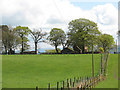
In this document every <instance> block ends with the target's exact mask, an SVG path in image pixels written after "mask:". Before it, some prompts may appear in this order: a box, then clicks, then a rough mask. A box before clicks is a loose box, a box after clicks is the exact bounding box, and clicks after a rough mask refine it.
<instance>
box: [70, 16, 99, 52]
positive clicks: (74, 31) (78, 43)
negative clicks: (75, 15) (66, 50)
mask: <svg viewBox="0 0 120 90" xmlns="http://www.w3.org/2000/svg"><path fill="white" fill-rule="evenodd" d="M68 28H69V32H68V37H69V39H70V41H71V46H73V49H74V50H75V51H77V50H78V52H80V50H82V53H84V49H85V46H88V45H91V44H89V43H90V42H91V41H93V40H94V39H95V37H96V36H97V35H99V34H100V31H99V30H98V27H97V24H96V23H95V22H93V21H90V20H88V19H84V18H80V19H75V20H72V21H71V22H70V23H69V27H68Z"/></svg>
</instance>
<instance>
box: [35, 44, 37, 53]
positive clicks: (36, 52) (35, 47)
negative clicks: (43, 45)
mask: <svg viewBox="0 0 120 90" xmlns="http://www.w3.org/2000/svg"><path fill="white" fill-rule="evenodd" d="M35 54H37V42H35Z"/></svg>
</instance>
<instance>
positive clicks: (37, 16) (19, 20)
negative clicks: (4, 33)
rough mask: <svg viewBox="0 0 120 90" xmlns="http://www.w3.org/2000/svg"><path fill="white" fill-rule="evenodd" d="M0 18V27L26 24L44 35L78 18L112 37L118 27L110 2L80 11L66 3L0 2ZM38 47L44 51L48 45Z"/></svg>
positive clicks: (44, 0)
mask: <svg viewBox="0 0 120 90" xmlns="http://www.w3.org/2000/svg"><path fill="white" fill-rule="evenodd" d="M87 3H88V2H87ZM0 15H2V21H3V22H2V23H3V24H8V25H26V26H29V28H31V29H32V28H40V27H41V28H43V30H44V31H47V32H49V31H50V30H51V29H52V28H54V27H56V28H61V29H63V30H64V31H65V32H67V31H68V23H69V22H70V21H71V20H73V19H78V18H86V19H90V20H92V21H94V22H96V23H97V24H98V27H99V30H100V31H102V32H103V33H108V34H111V35H113V36H114V37H115V38H116V32H117V28H118V10H117V8H115V7H114V6H113V5H112V4H110V3H108V4H104V5H97V6H94V7H93V8H92V9H91V10H83V9H81V8H80V7H78V6H75V5H73V4H72V3H71V2H70V0H1V3H0ZM0 21H1V19H0ZM31 44H32V43H31ZM40 45H41V46H42V48H44V47H45V48H47V47H46V46H47V45H48V44H43V43H42V44H40ZM33 46H34V44H33ZM49 48H51V47H49Z"/></svg>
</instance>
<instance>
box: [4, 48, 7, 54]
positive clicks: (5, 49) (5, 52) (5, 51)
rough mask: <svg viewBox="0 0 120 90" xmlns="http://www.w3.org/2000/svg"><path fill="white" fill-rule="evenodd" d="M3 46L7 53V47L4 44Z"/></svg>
mask: <svg viewBox="0 0 120 90" xmlns="http://www.w3.org/2000/svg"><path fill="white" fill-rule="evenodd" d="M4 48H5V54H7V47H6V46H4Z"/></svg>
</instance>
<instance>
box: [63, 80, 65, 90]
mask: <svg viewBox="0 0 120 90" xmlns="http://www.w3.org/2000/svg"><path fill="white" fill-rule="evenodd" d="M64 84H65V82H64V81H63V89H64V88H65V85H64Z"/></svg>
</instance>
